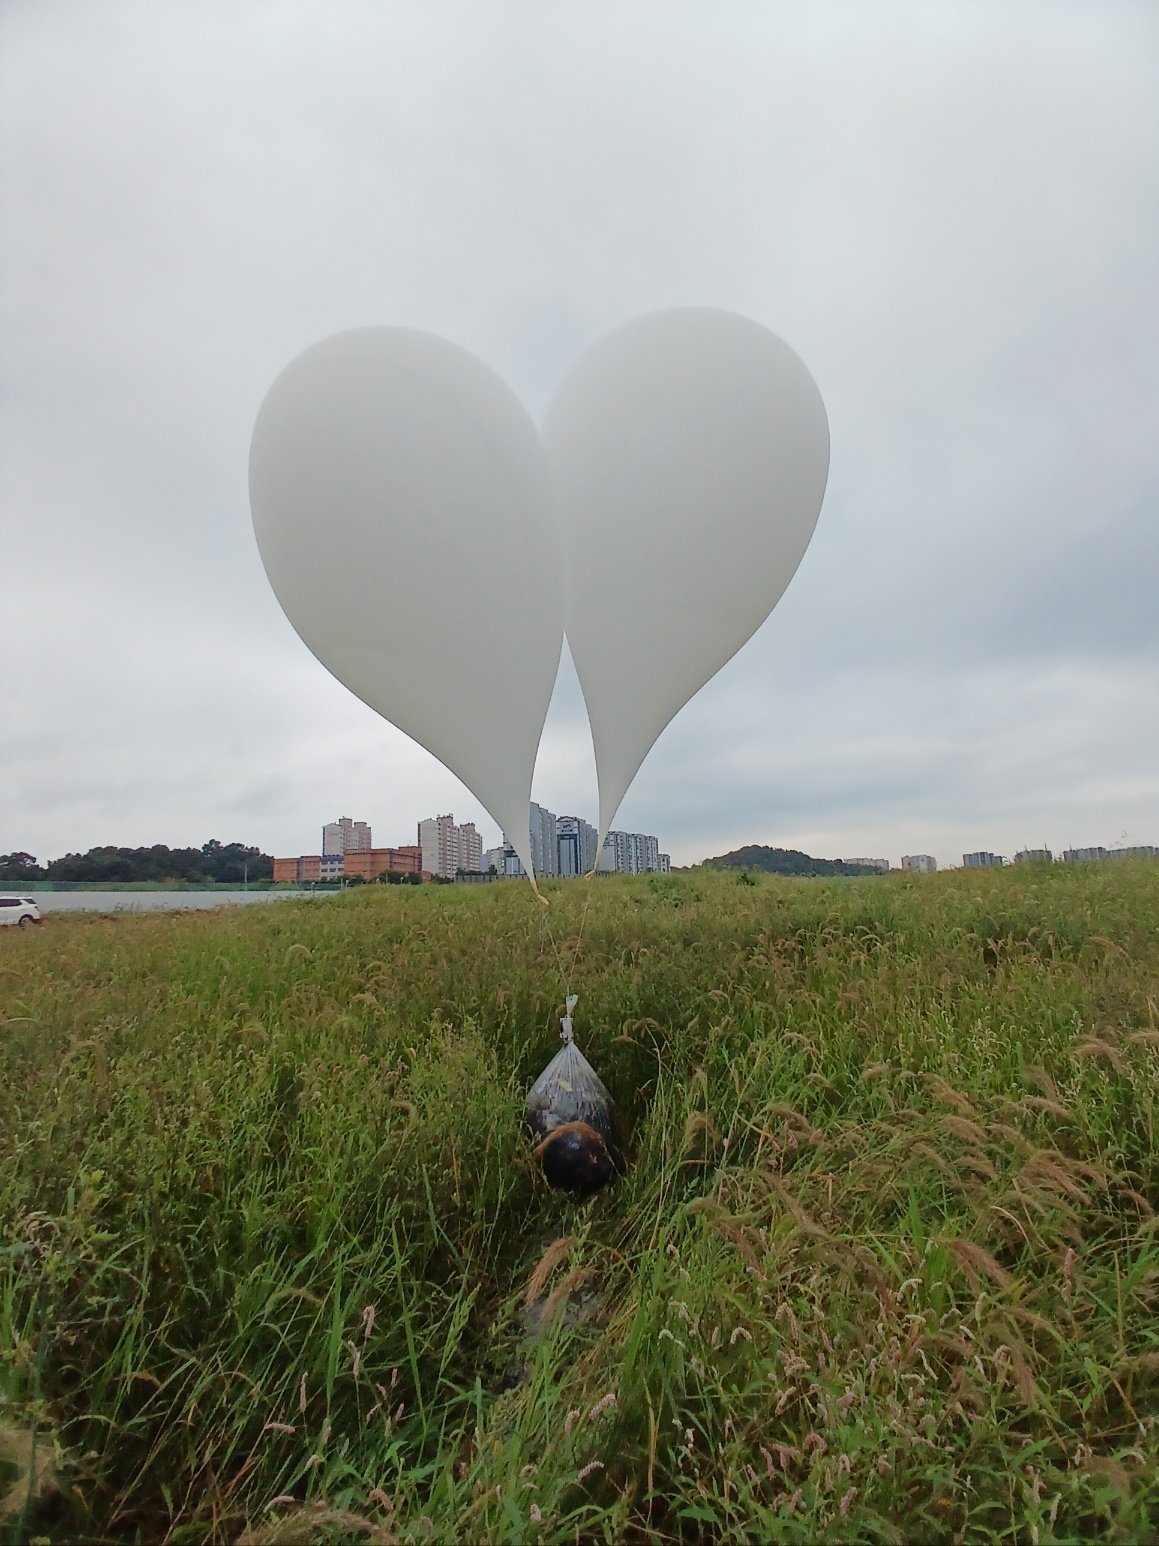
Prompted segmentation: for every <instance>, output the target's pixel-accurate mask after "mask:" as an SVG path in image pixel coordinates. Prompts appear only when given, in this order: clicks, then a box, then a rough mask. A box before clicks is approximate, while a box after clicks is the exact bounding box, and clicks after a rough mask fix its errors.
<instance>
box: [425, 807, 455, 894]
mask: <svg viewBox="0 0 1159 1546" xmlns="http://www.w3.org/2000/svg"><path fill="white" fill-rule="evenodd" d="M419 847H420V848H421V849H422V851H423V869H424V870H426V871H428V872H429V873H430V874H431V875H438V876H439V877H440V879H442V880H454V878H455V871H456V870H457V869H459V868H460V867H461V860H460V857H459V829H458V827H457V826H456V825H455V818H454V817H453V816H451V815H447V816H428V817H427V818H426V820H425V821H420V822H419Z"/></svg>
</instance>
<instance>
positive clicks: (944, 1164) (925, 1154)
mask: <svg viewBox="0 0 1159 1546" xmlns="http://www.w3.org/2000/svg"><path fill="white" fill-rule="evenodd" d="M910 1154H911V1155H913V1156H914V1157H915V1158H917V1159H924V1160H925V1161H926V1163H927V1164H930V1165H932V1166H933V1167H934V1169H935V1170H937V1171H940V1172H941V1174H942V1175H943V1176H952V1175H953V1174H954V1168H953V1166H952V1165H951V1164H950V1163H949V1161H948V1160H946V1159H945V1158H943V1156H942V1155H940V1154H939V1153H938V1151H937V1150H936V1149H934V1148H931V1147H930V1145H929V1144H928V1143H915V1144H913V1145H912V1146H911V1148H910Z"/></svg>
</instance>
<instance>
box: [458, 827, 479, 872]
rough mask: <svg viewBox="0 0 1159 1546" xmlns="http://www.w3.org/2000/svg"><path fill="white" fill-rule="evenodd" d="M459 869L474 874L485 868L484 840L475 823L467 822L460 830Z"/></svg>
mask: <svg viewBox="0 0 1159 1546" xmlns="http://www.w3.org/2000/svg"><path fill="white" fill-rule="evenodd" d="M458 867H459V869H461V870H470V871H472V872H474V871H476V870H481V869H482V868H483V839H482V838H481V837H480V835H479V833H478V831H477V829H476V827H475V823H474V822H473V821H465V822H464V823H463V824H462V826H461V827H460V828H459V866H458Z"/></svg>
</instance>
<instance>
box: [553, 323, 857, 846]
mask: <svg viewBox="0 0 1159 1546" xmlns="http://www.w3.org/2000/svg"><path fill="white" fill-rule="evenodd" d="M543 440H544V446H545V448H546V451H547V457H548V462H549V464H550V466H551V471H552V476H553V481H554V484H555V495H556V505H557V509H558V513H559V519H560V524H561V535H562V539H563V545H564V553H565V573H566V576H567V615H566V625H565V626H566V632H567V639H568V643H569V645H570V647H571V653H572V657H573V659H574V661H575V667H576V672H577V674H578V676H579V680H580V685H581V686H582V688H583V693H584V699H585V701H586V703H587V708H588V717H589V719H590V721H591V727H592V740H593V743H594V747H595V757H596V772H597V777H598V780H599V796H600V802H599V803H600V834H601V841H602V837H603V835H604V834H605V833H606V832H607V831H608V828H609V827H610V826H611V823H612V821H613V820H614V818H615V814H616V811H617V810H618V808H619V805H620V802H621V800H622V799H623V797H624V794H625V793H626V791H627V789H628V786H629V784H630V783H631V782H632V779H633V778H634V777H635V775H636V772H637V770H638V769H639V767H640V764H641V763H642V762H643V760H644V758H645V757H646V756H647V754H648V751H649V749H650V748H651V747H652V745H653V743H654V742H655V740H656V738H657V737H658V736H659V734H660V732H661V731H662V730H663V729H664V727H665V726H666V725H667V724H668V722H669V721H670V720H671V719H672V717H673V715H674V714H676V713H677V712H678V710H679V709H680V708H681V707H682V706H683V705H684V704H685V703H687V701H688V699H689V698H691V697H692V695H693V694H694V693H695V692H697V691H698V690H699V688H701V687H702V686H703V685H704V683H705V682H707V681H708V679H709V678H710V677H711V676H713V675H714V674H715V673H716V672H717V671H719V669H720V668H721V666H723V665H724V664H725V662H726V661H727V660H729V659H730V658H731V657H732V656H733V655H734V654H735V653H736V651H737V650H738V649H739V648H740V647H741V645H742V644H743V643H744V642H745V640H746V639H748V638H749V637H750V635H751V634H752V633H753V632H754V631H755V630H756V629H757V628H758V627H759V626H760V624H761V623H762V622H763V621H764V619H765V618H766V617H767V616H768V615H769V613H770V612H771V611H772V609H773V607H774V606H775V605H776V603H777V601H778V600H779V599H780V597H781V594H782V593H783V591H784V589H785V587H786V586H787V585H788V583H789V581H790V580H791V579H792V577H793V574H794V572H795V570H796V568H797V565H798V564H799V563H800V561H801V558H802V557H803V555H804V552H805V549H806V547H807V546H808V544H809V539H810V537H811V536H812V534H813V528H814V527H815V525H816V523H817V516H818V514H819V512H820V509H821V501H822V498H823V497H824V493H825V482H826V479H827V477H828V472H829V425H828V421H827V419H826V416H825V407H824V404H823V403H822V401H821V394H820V393H819V391H818V390H817V387H816V384H815V383H814V381H813V378H812V377H811V376H810V374H809V372H808V371H807V370H806V368H805V366H804V365H803V364H802V362H801V361H800V359H798V357H797V355H796V354H794V353H793V351H792V350H791V349H790V348H789V346H788V345H787V344H785V343H783V342H782V340H781V339H779V338H778V337H777V336H776V335H775V334H774V333H771V332H769V331H768V329H767V328H764V327H761V326H760V325H759V324H758V323H756V322H753V321H750V320H749V319H748V318H746V317H739V316H735V315H733V314H732V313H730V312H724V311H716V310H710V309H707V308H688V309H680V310H674V311H662V312H656V313H653V314H651V315H649V316H646V317H641V318H639V319H637V320H636V321H634V322H629V323H628V324H626V325H625V326H623V327H620V328H617V329H616V330H615V331H614V332H612V333H610V334H609V335H608V336H607V337H606V338H604V339H603V340H602V341H601V342H600V343H598V344H596V346H595V347H594V348H593V349H592V350H591V351H590V352H589V353H588V354H587V355H586V356H585V357H584V358H583V359H582V360H581V361H580V363H579V364H578V365H577V366H576V367H575V369H574V370H573V371H572V372H571V374H570V375H569V376H568V377H567V378H566V380H565V381H564V383H563V385H562V386H561V387H560V389H559V391H558V392H557V394H556V396H555V399H554V401H553V402H552V404H551V407H550V409H549V411H548V414H547V418H546V421H545V423H544V427H543Z"/></svg>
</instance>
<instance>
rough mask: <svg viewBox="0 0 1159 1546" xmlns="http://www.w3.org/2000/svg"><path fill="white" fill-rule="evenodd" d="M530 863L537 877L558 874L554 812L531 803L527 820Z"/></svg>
mask: <svg viewBox="0 0 1159 1546" xmlns="http://www.w3.org/2000/svg"><path fill="white" fill-rule="evenodd" d="M528 836H529V838H530V840H531V862H532V864H533V865H534V866H535V873H536V875H537V876H542V875H558V874H559V849H558V844H557V839H556V821H555V812H554V811H549V810H547V809H546V808H545V807H544V806H542V805H537V804H536V803H535V801H534V800H532V802H531V810H530V813H529V820H528Z"/></svg>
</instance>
